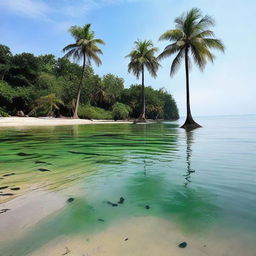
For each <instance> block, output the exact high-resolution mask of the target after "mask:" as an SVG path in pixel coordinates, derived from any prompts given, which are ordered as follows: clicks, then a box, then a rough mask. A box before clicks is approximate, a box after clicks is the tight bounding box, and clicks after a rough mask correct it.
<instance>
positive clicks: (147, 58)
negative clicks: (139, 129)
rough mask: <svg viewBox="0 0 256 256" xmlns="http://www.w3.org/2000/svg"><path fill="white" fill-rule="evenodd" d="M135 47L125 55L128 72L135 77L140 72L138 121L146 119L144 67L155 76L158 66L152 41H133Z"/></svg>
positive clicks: (155, 49) (138, 75)
mask: <svg viewBox="0 0 256 256" xmlns="http://www.w3.org/2000/svg"><path fill="white" fill-rule="evenodd" d="M134 44H135V48H134V50H133V51H131V52H130V54H129V55H127V56H126V57H129V58H130V63H129V64H128V72H129V73H130V72H132V73H133V74H134V75H135V76H136V77H137V78H139V77H140V74H141V79H142V81H141V97H142V111H141V114H140V116H139V118H138V120H140V121H145V120H146V114H145V112H146V103H145V85H144V72H145V67H146V69H147V70H148V72H149V73H150V74H151V75H152V76H153V77H154V78H155V77H156V73H157V70H158V68H159V66H160V64H159V62H158V60H157V58H156V57H155V53H156V52H157V51H158V49H157V48H156V47H154V45H153V43H152V42H151V41H149V40H145V41H140V40H137V41H135V42H134Z"/></svg>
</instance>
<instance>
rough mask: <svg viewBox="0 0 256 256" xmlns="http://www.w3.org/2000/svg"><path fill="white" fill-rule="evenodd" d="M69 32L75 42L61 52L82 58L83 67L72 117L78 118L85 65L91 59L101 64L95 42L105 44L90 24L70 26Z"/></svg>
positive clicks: (67, 55) (100, 52) (99, 51)
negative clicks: (96, 36)
mask: <svg viewBox="0 0 256 256" xmlns="http://www.w3.org/2000/svg"><path fill="white" fill-rule="evenodd" d="M69 32H70V33H71V35H72V36H73V37H74V39H75V41H76V42H75V43H73V44H69V45H67V46H66V47H64V48H63V52H67V53H66V54H65V57H67V58H69V57H71V56H72V57H73V59H74V61H79V60H81V59H82V60H83V68H82V74H81V79H80V83H79V86H78V91H77V97H76V104H75V111H74V114H73V118H78V114H77V112H78V107H79V100H80V95H81V88H82V84H83V78H84V75H85V67H86V65H89V66H90V65H91V60H93V61H94V62H95V64H96V65H97V66H99V65H101V60H100V58H99V56H98V54H102V51H101V49H100V48H99V47H98V45H97V44H105V43H104V41H103V40H101V39H98V38H95V34H94V31H92V30H91V24H87V25H85V26H83V27H79V26H72V27H71V28H70V29H69Z"/></svg>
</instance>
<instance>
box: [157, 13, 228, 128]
mask: <svg viewBox="0 0 256 256" xmlns="http://www.w3.org/2000/svg"><path fill="white" fill-rule="evenodd" d="M175 23H176V29H172V30H168V31H166V32H165V33H164V34H162V35H161V37H160V39H159V40H168V41H171V42H172V43H171V44H169V45H167V46H166V47H165V49H164V51H163V52H162V53H161V54H160V55H159V56H158V58H159V59H163V58H166V57H169V56H170V55H173V54H176V56H175V58H174V60H173V62H172V65H171V72H170V74H171V76H172V75H174V74H175V72H176V71H177V70H178V68H179V66H180V64H181V61H182V59H183V58H185V70H186V99H187V118H186V121H185V123H184V124H183V125H182V126H181V127H182V128H185V129H194V128H197V127H201V126H200V125H199V124H197V123H196V122H195V121H194V120H193V117H192V114H191V110H190V98H189V96H190V95H189V70H190V64H191V61H190V58H191V57H190V56H192V59H193V60H194V62H195V64H196V65H197V66H198V67H199V68H200V69H201V70H203V69H204V68H205V65H206V63H207V60H210V61H211V62H213V60H214V58H215V56H214V55H213V54H212V52H211V51H210V50H211V49H216V50H220V51H222V52H224V45H223V44H222V42H221V40H219V39H216V38H215V36H214V33H213V31H212V30H210V29H209V28H210V27H212V26H214V20H213V19H212V18H211V17H210V16H208V15H205V16H203V15H202V14H201V11H200V10H199V9H197V8H193V9H191V10H190V11H189V12H187V13H185V14H183V15H181V16H180V17H178V18H176V19H175Z"/></svg>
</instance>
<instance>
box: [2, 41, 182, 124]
mask: <svg viewBox="0 0 256 256" xmlns="http://www.w3.org/2000/svg"><path fill="white" fill-rule="evenodd" d="M81 74H82V67H81V66H79V65H78V64H75V63H72V62H71V61H69V60H68V59H67V58H64V57H63V58H58V59H57V58H55V56H54V55H52V54H46V55H41V56H34V55H33V54H31V53H21V54H16V55H13V54H12V53H11V51H10V49H9V48H8V47H7V46H5V45H0V115H1V116H6V115H16V114H17V111H23V112H24V113H25V115H29V116H68V117H71V116H72V115H73V114H74V110H75V104H76V98H77V92H78V87H79V85H80V81H81ZM145 98H146V103H147V104H146V117H147V118H149V119H177V118H178V117H179V114H178V109H177V106H176V103H175V101H174V99H173V98H172V96H171V95H170V94H169V93H168V92H167V91H166V90H164V89H160V90H155V89H153V88H152V87H145ZM141 109H142V101H141V86H140V85H131V86H130V88H124V80H123V79H122V78H120V77H117V76H115V75H113V74H106V75H104V76H103V77H100V76H99V75H97V74H95V73H94V70H93V69H92V68H91V67H90V66H88V65H86V67H85V71H84V79H83V80H82V84H81V95H80V106H79V109H78V115H79V116H80V117H81V118H90V119H116V120H117V119H126V118H138V117H139V115H140V114H141Z"/></svg>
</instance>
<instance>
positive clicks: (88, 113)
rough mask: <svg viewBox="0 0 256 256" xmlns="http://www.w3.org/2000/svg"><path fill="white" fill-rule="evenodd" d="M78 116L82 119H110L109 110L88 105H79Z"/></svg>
mask: <svg viewBox="0 0 256 256" xmlns="http://www.w3.org/2000/svg"><path fill="white" fill-rule="evenodd" d="M78 116H79V117H80V118H83V119H105V120H111V119H112V113H111V111H107V110H104V109H103V108H98V107H93V106H90V105H81V106H79V109H78Z"/></svg>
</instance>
